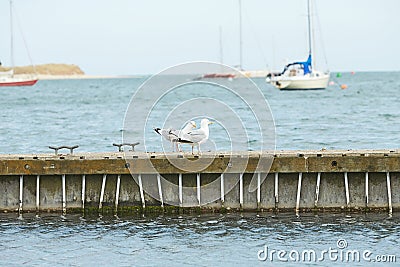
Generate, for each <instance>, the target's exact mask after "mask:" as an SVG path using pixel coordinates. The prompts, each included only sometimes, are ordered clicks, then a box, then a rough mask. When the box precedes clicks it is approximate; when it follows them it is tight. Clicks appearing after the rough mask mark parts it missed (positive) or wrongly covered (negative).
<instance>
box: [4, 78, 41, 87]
mask: <svg viewBox="0 0 400 267" xmlns="http://www.w3.org/2000/svg"><path fill="white" fill-rule="evenodd" d="M37 81H38V79H32V80H18V79H15V80H14V81H13V80H12V79H10V81H0V86H32V85H34V84H35V83H36V82H37Z"/></svg>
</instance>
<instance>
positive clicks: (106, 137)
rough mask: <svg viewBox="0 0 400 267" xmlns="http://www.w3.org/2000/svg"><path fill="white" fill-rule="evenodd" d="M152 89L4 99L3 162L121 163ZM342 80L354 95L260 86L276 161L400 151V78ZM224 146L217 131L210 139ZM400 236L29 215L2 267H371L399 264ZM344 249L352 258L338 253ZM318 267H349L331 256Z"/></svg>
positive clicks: (323, 219) (275, 224) (5, 231)
mask: <svg viewBox="0 0 400 267" xmlns="http://www.w3.org/2000/svg"><path fill="white" fill-rule="evenodd" d="M332 77H334V76H333V75H332ZM145 80H146V78H123V79H87V80H51V81H50V80H49V81H39V82H38V83H37V85H36V86H34V87H31V88H29V87H26V88H24V87H21V88H2V89H1V91H0V94H1V98H0V106H1V109H0V125H1V127H0V154H8V153H11V154H13V153H23V154H31V153H52V151H50V150H49V149H48V146H50V145H53V146H55V145H76V144H77V145H79V148H78V150H77V152H100V151H116V148H115V147H113V146H112V143H114V142H121V136H122V132H123V122H124V115H125V111H126V108H127V105H128V104H129V102H130V99H131V97H132V95H133V94H134V92H135V90H137V88H138V87H139V86H140V85H141V84H142V83H143V82H144V81H145ZM334 80H335V81H336V82H338V83H344V84H347V85H348V89H346V90H341V89H340V88H339V86H337V85H336V86H330V87H328V88H327V89H326V90H321V91H294V92H288V91H279V90H277V89H275V88H273V87H271V86H269V85H267V84H266V83H265V81H264V79H254V82H255V83H256V84H257V85H258V86H259V87H260V89H261V91H262V93H263V94H264V96H265V98H266V99H267V100H268V103H269V105H270V108H271V111H272V114H273V117H274V121H275V126H276V149H278V150H281V149H290V150H296V149H316V150H319V149H322V148H326V149H398V148H399V144H400V104H399V100H400V72H390V73H389V72H382V73H373V72H370V73H355V74H354V75H352V74H350V73H344V74H343V76H342V77H341V78H334ZM151 93H152V92H149V94H151ZM188 94H190V92H188ZM143 101H146V100H145V99H143ZM160 121H162V118H160ZM154 126H158V125H154ZM218 135H219V133H218V132H216V131H214V132H213V130H212V129H211V137H212V138H216V139H218ZM152 138H153V137H152ZM137 141H139V142H142V140H137ZM159 141H160V140H159V139H157V137H156V136H155V135H154V142H153V143H150V147H151V148H152V149H154V150H156V149H157V147H158V146H157V145H158V143H156V142H159ZM137 148H138V150H143V147H140V146H138V147H137ZM224 148H225V147H224V146H222V147H221V149H224ZM225 149H226V148H225ZM399 233H400V215H399V214H397V213H395V214H393V216H388V215H387V214H384V213H383V214H331V213H330V214H324V213H322V214H318V215H315V214H300V217H296V216H295V214H270V213H262V214H252V213H246V214H223V215H220V214H202V215H164V216H155V217H154V216H139V217H129V216H124V217H121V218H117V217H101V216H100V217H94V218H93V217H81V216H80V215H67V216H65V217H63V216H60V214H41V215H40V216H39V217H36V216H35V215H32V214H24V215H23V218H19V219H18V218H17V215H16V214H1V215H0V251H1V252H0V253H1V257H0V265H2V266H6V265H7V266H9V265H27V266H60V265H63V266H64V265H72V266H81V265H85V266H98V265H120V266H160V265H171V266H179V265H181V266H188V265H193V266H214V265H215V266H224V265H226V266H265V265H271V264H272V263H271V261H270V259H267V260H266V261H259V260H258V258H257V254H258V252H259V251H260V250H263V249H264V248H265V246H268V248H269V249H270V250H271V249H272V250H279V249H280V250H286V251H288V252H289V251H291V250H297V251H300V252H301V251H303V250H306V249H313V250H315V251H316V252H317V253H320V252H321V251H323V250H328V249H330V248H332V249H337V250H338V251H345V250H348V249H351V250H359V251H360V252H363V251H365V250H370V251H371V252H372V255H371V257H373V256H376V255H384V254H385V255H396V256H397V262H400V258H399V257H400V249H399V245H400V242H399V240H400V234H399ZM338 239H344V240H345V241H346V242H347V244H348V246H347V247H346V248H342V249H340V248H338V246H337V241H338ZM342 241H343V240H342ZM319 255H320V254H318V256H319ZM286 257H287V256H286ZM277 262H279V260H277V259H276V258H274V260H273V263H277ZM283 264H285V265H292V266H297V265H299V263H295V262H294V263H293V262H291V261H289V263H287V262H286V263H283ZM313 264H315V265H318V264H319V265H333V264H340V265H343V264H344V263H343V262H342V261H341V260H340V258H339V259H338V260H336V261H332V260H330V259H329V257H327V256H326V257H325V261H323V262H319V263H313ZM351 264H352V265H359V266H361V265H365V261H363V260H362V259H361V261H360V262H359V263H351ZM397 264H398V263H397ZM392 265H395V264H392ZM371 266H372V263H371Z"/></svg>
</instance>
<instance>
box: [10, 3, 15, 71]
mask: <svg viewBox="0 0 400 267" xmlns="http://www.w3.org/2000/svg"><path fill="white" fill-rule="evenodd" d="M12 9H13V8H12V0H10V35H11V38H10V57H11V58H10V60H11V68H14V34H13V33H14V27H13V10H12ZM13 75H14V74H13Z"/></svg>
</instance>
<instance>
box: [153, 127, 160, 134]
mask: <svg viewBox="0 0 400 267" xmlns="http://www.w3.org/2000/svg"><path fill="white" fill-rule="evenodd" d="M153 130H154V131H155V132H156V133H158V134H159V135H161V128H153Z"/></svg>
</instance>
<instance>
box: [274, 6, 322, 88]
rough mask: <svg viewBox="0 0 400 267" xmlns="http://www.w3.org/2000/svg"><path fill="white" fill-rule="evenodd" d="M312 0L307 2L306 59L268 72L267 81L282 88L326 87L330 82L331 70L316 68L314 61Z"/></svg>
mask: <svg viewBox="0 0 400 267" xmlns="http://www.w3.org/2000/svg"><path fill="white" fill-rule="evenodd" d="M311 8H312V7H311V0H308V2H307V13H308V48H309V54H308V58H307V60H306V61H302V62H293V63H290V64H288V65H286V66H285V68H284V69H283V71H282V72H281V73H270V74H268V76H267V78H266V81H267V82H268V83H270V84H272V85H273V86H275V87H276V88H278V89H281V90H312V89H325V88H326V87H327V86H328V82H329V76H330V74H329V72H323V71H319V70H316V69H315V63H314V61H313V58H314V56H313V50H312V43H313V38H314V36H313V31H312V16H311Z"/></svg>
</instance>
